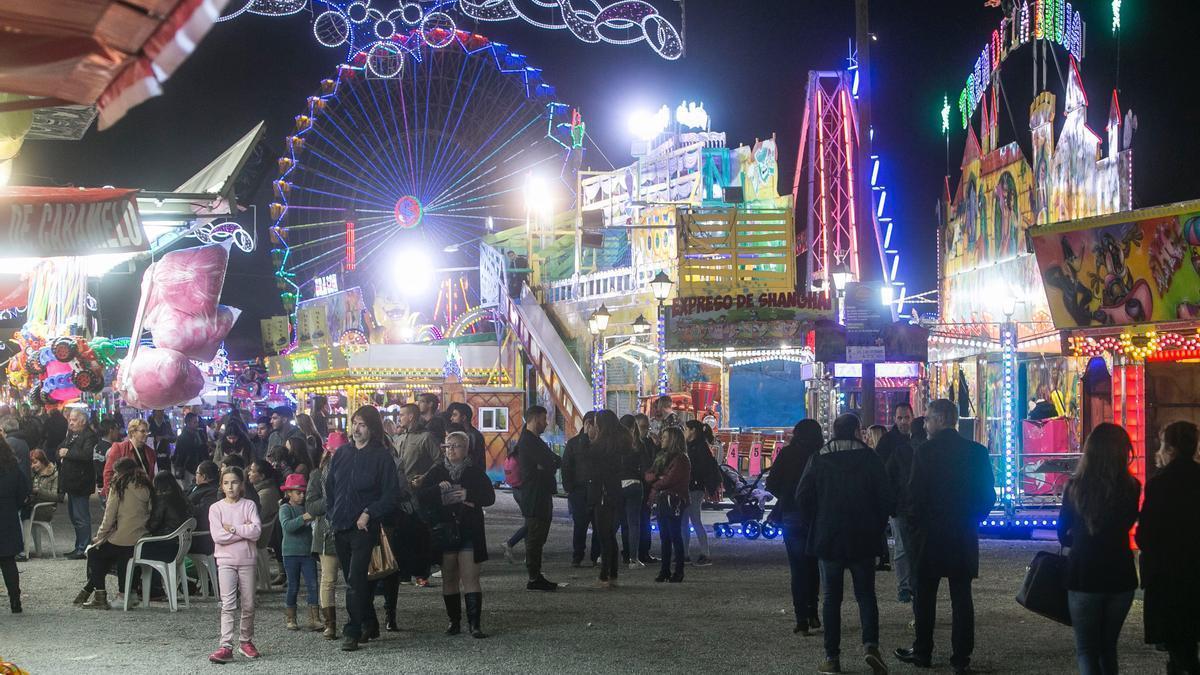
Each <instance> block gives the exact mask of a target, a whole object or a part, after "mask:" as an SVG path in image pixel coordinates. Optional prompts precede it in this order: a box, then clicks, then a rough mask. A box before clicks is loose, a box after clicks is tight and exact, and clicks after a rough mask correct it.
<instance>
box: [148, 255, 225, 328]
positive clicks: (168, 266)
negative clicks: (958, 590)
mask: <svg viewBox="0 0 1200 675" xmlns="http://www.w3.org/2000/svg"><path fill="white" fill-rule="evenodd" d="M228 262H229V248H228V246H226V245H225V244H211V245H209V246H197V247H195V248H185V249H181V250H178V251H171V252H170V253H168V254H166V255H164V256H163V257H162V258H161V259H160V260H159V261H158V262H156V263H154V264H153V265H152V266H151V267H150V269H149V270H147V274H149V275H150V276H151V278H152V279H153V280H154V291H153V294H152V295H151V296H150V305H149V308H154V307H158V306H160V305H163V304H166V305H169V306H171V307H172V308H174V309H176V310H179V311H181V312H185V313H187V314H193V315H196V314H205V313H209V314H211V313H212V312H213V310H214V309H215V307H216V305H217V300H218V299H220V297H221V286H222V285H224V283H225V266H226V264H228Z"/></svg>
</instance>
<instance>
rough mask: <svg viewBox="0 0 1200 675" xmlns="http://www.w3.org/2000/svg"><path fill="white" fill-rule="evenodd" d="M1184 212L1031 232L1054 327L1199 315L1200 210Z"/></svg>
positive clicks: (1073, 326) (1184, 318) (1194, 209)
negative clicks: (1033, 233) (1088, 226)
mask: <svg viewBox="0 0 1200 675" xmlns="http://www.w3.org/2000/svg"><path fill="white" fill-rule="evenodd" d="M1193 206H1195V207H1196V208H1193V209H1191V210H1189V211H1187V212H1185V213H1180V214H1177V215H1168V216H1158V217H1152V218H1144V219H1137V218H1136V216H1135V217H1133V218H1131V220H1129V221H1127V222H1117V223H1114V224H1109V225H1102V226H1097V227H1094V228H1090V229H1084V230H1075V231H1072V232H1050V233H1047V234H1037V235H1036V236H1034V238H1033V245H1034V250H1035V252H1036V253H1037V261H1038V266H1039V269H1040V273H1041V275H1042V279H1043V280H1044V282H1045V286H1046V290H1047V292H1048V295H1049V303H1050V305H1049V306H1050V311H1051V313H1052V314H1053V317H1054V325H1055V326H1056V327H1058V328H1060V329H1070V328H1083V327H1088V326H1106V325H1128V324H1136V323H1148V322H1156V321H1177V320H1196V319H1197V318H1200V205H1193Z"/></svg>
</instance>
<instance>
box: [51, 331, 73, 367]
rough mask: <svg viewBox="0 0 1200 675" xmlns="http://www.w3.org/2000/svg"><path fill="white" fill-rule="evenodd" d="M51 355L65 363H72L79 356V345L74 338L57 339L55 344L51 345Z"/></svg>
mask: <svg viewBox="0 0 1200 675" xmlns="http://www.w3.org/2000/svg"><path fill="white" fill-rule="evenodd" d="M50 353H52V354H53V355H54V358H56V359H58V360H59V361H62V362H63V363H70V362H71V361H74V360H75V357H77V356H79V345H78V343H77V342H76V340H75V338H73V337H60V338H55V340H54V342H52V343H50Z"/></svg>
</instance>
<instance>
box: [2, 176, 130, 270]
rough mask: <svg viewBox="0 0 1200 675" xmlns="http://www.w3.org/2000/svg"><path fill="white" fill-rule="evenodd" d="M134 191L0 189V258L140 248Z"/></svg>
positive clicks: (108, 189) (79, 254)
mask: <svg viewBox="0 0 1200 675" xmlns="http://www.w3.org/2000/svg"><path fill="white" fill-rule="evenodd" d="M149 248H150V242H149V240H148V239H147V237H146V233H145V231H144V230H143V229H142V222H141V218H140V217H139V216H138V210H137V190H116V189H111V188H103V189H89V190H77V189H74V188H37V187H13V188H5V189H3V190H0V258H22V257H38V258H49V257H55V256H83V255H92V254H96V253H130V252H136V251H146V250H149Z"/></svg>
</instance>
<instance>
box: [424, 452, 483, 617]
mask: <svg viewBox="0 0 1200 675" xmlns="http://www.w3.org/2000/svg"><path fill="white" fill-rule="evenodd" d="M470 447H471V439H470V437H469V436H467V434H465V433H463V432H461V431H455V432H452V433H450V434H447V436H446V442H445V443H444V444H443V445H442V448H443V449H444V450H445V455H444V456H443V457H442V461H441V462H439V463H438V464H435V465H434V466H433V468H432V469H430V470H429V472H428V473H426V474H425V476H424V477H423V478H422V479H421V483H420V487H419V488H418V491H417V497H418V499H419V500H420V502H421V505H422V507H424V509H425V510H426V511H427V512H428V513H429V514H430V519H429V521H428V522H429V523H430V531H431V534H432V538H433V548H434V552H435V553H436V554H437V555H440V556H441V561H442V600H443V601H445V603H446V615H447V616H448V617H450V625H449V626H448V627H447V628H446V635H457V634H458V633H459V632H460V630H461V627H460V626H461V623H462V605H460V604H459V603H460V601H461V600H463V599H465V600H466V604H467V629H468V630H469V631H470V633H471V637H475V638H485V637H487V635H486V634H485V633H484V632H483V630H482V629H481V627H480V614H481V613H482V610H483V592H482V590H481V588H480V585H479V572H480V565H482V564H483V562H484V561H485V560H487V558H488V555H487V539H486V538H485V536H484V528H483V509H484V507H486V506H491V505H492V504H495V503H496V493H495V491H494V490H493V489H492V482H491V480H490V479H489V478H488V476H487V474H486V473H484V471H483V469H482V468H480V467H478V466H475V465H474V464H472V463H471V460H469V459H468V458H467V453H468V451H469V449H470Z"/></svg>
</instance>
